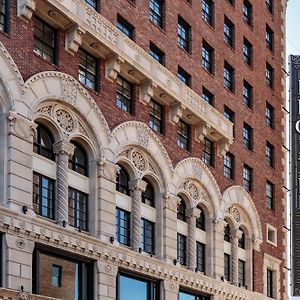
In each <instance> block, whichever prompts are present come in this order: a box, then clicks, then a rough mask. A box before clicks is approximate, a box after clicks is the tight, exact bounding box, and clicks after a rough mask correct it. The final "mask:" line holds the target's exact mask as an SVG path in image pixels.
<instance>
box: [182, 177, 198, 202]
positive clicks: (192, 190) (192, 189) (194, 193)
mask: <svg viewBox="0 0 300 300" xmlns="http://www.w3.org/2000/svg"><path fill="white" fill-rule="evenodd" d="M183 186H184V189H185V190H186V191H187V192H188V194H189V195H190V197H191V198H192V199H193V200H196V199H198V198H199V195H200V194H199V189H198V187H197V186H196V185H195V184H194V183H193V182H191V181H190V180H188V181H186V182H185V183H184V185H183Z"/></svg>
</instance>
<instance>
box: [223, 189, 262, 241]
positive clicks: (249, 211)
mask: <svg viewBox="0 0 300 300" xmlns="http://www.w3.org/2000/svg"><path fill="white" fill-rule="evenodd" d="M234 205H236V206H237V207H240V208H241V209H242V211H243V214H245V216H246V217H247V219H248V220H249V222H250V225H251V231H252V234H253V238H254V239H255V240H257V241H258V242H259V241H262V237H263V235H262V227H261V222H260V218H259V214H258V212H257V209H256V207H255V205H254V203H253V201H252V199H251V197H250V196H249V194H248V193H247V192H246V191H245V190H244V189H243V188H242V187H241V186H231V187H229V188H228V189H226V190H225V191H224V193H223V196H222V203H221V212H222V213H223V214H224V215H223V218H224V217H225V213H226V211H227V210H228V209H229V208H230V207H232V206H234ZM241 223H242V222H241Z"/></svg>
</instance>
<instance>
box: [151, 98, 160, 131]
mask: <svg viewBox="0 0 300 300" xmlns="http://www.w3.org/2000/svg"><path fill="white" fill-rule="evenodd" d="M149 108H150V120H149V127H150V128H151V129H153V130H154V131H157V132H159V133H163V106H162V105H160V104H159V103H157V102H155V101H154V100H151V101H150V103H149Z"/></svg>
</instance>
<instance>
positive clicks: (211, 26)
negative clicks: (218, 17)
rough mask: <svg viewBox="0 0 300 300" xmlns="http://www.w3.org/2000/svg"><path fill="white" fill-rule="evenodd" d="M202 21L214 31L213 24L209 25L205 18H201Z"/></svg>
mask: <svg viewBox="0 0 300 300" xmlns="http://www.w3.org/2000/svg"><path fill="white" fill-rule="evenodd" d="M202 21H203V23H205V24H206V25H207V26H208V27H209V28H210V29H211V30H213V31H216V29H215V27H214V25H211V24H209V23H207V22H206V21H205V20H203V19H202Z"/></svg>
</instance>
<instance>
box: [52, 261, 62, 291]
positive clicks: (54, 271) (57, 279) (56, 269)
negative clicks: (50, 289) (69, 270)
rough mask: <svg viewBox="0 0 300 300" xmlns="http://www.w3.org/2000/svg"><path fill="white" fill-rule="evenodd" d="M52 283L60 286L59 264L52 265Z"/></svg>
mask: <svg viewBox="0 0 300 300" xmlns="http://www.w3.org/2000/svg"><path fill="white" fill-rule="evenodd" d="M52 285H53V286H55V287H61V266H57V265H52Z"/></svg>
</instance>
